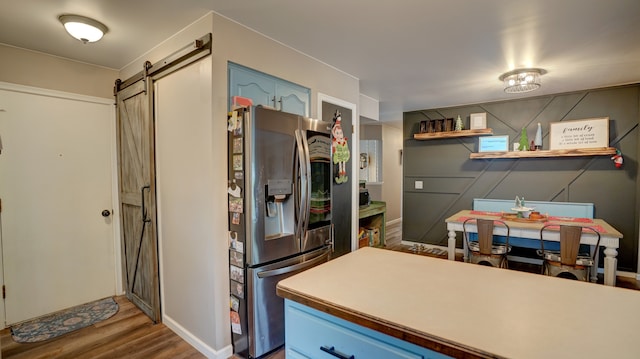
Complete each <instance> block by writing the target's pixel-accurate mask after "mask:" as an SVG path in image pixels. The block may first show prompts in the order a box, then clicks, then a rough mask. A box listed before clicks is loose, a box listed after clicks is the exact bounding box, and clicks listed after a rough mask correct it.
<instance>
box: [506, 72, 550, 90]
mask: <svg viewBox="0 0 640 359" xmlns="http://www.w3.org/2000/svg"><path fill="white" fill-rule="evenodd" d="M545 73H547V72H546V71H545V70H543V69H534V68H528V69H516V70H513V71H509V72H506V73H504V74H502V75H500V77H499V79H500V81H502V82H504V92H506V93H522V92H529V91H533V90H537V89H539V88H540V86H541V85H540V76H542V75H544V74H545Z"/></svg>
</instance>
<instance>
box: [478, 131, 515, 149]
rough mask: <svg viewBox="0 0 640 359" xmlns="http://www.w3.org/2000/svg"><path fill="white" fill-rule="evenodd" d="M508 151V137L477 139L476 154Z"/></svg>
mask: <svg viewBox="0 0 640 359" xmlns="http://www.w3.org/2000/svg"><path fill="white" fill-rule="evenodd" d="M507 151H509V135H500V136H485V137H479V138H478V152H507Z"/></svg>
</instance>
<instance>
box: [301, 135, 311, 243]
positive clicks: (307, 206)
mask: <svg viewBox="0 0 640 359" xmlns="http://www.w3.org/2000/svg"><path fill="white" fill-rule="evenodd" d="M300 133H301V136H300V137H302V144H303V147H304V166H305V171H304V172H305V182H304V183H303V185H302V187H304V191H303V197H302V198H301V201H302V203H303V204H304V212H303V215H304V217H302V237H301V238H302V240H305V239H306V237H307V236H306V232H307V227H308V226H309V217H310V216H311V181H310V178H309V177H310V176H311V155H310V154H309V142H308V141H307V136H306V131H304V132H303V131H300ZM302 248H306V244H305V243H303V246H302Z"/></svg>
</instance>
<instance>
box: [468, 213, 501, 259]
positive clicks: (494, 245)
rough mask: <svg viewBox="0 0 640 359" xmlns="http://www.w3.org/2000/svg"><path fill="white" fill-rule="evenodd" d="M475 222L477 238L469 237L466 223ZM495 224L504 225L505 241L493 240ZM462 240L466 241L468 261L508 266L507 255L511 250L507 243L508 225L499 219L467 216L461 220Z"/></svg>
mask: <svg viewBox="0 0 640 359" xmlns="http://www.w3.org/2000/svg"><path fill="white" fill-rule="evenodd" d="M470 222H476V226H477V228H478V236H477V240H473V239H471V238H470V235H469V232H468V231H467V224H468V223H470ZM495 224H499V225H501V226H504V227H505V228H506V230H507V235H506V237H504V238H505V242H504V243H502V242H495V241H494V236H493V228H494V226H495ZM462 229H463V234H464V240H465V241H466V242H467V248H468V249H469V262H470V263H474V264H480V265H487V266H492V267H498V268H508V267H509V263H508V261H507V255H508V254H509V252H511V246H510V245H509V235H510V229H509V226H508V225H507V224H506V223H505V222H503V221H500V220H494V219H481V218H478V219H476V218H469V219H466V220H465V221H464V222H462Z"/></svg>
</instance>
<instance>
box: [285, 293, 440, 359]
mask: <svg viewBox="0 0 640 359" xmlns="http://www.w3.org/2000/svg"><path fill="white" fill-rule="evenodd" d="M285 332H286V334H285V346H286V352H287V358H289V357H292V358H297V357H300V358H314V359H331V358H334V359H335V357H340V358H342V357H344V358H367V359H444V358H449V357H448V356H446V355H444V354H441V353H437V352H434V351H431V350H428V349H425V348H422V347H419V346H417V345H414V344H411V343H408V342H405V341H402V340H400V339H397V338H393V337H391V336H388V335H386V334H382V333H379V332H376V331H374V330H371V329H368V328H365V327H362V326H360V325H356V324H354V323H350V322H347V321H345V320H342V319H340V318H337V317H334V316H332V315H329V314H326V313H322V312H320V311H318V310H315V309H312V308H309V307H307V306H304V305H301V304H299V303H295V302H292V301H290V300H285Z"/></svg>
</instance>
